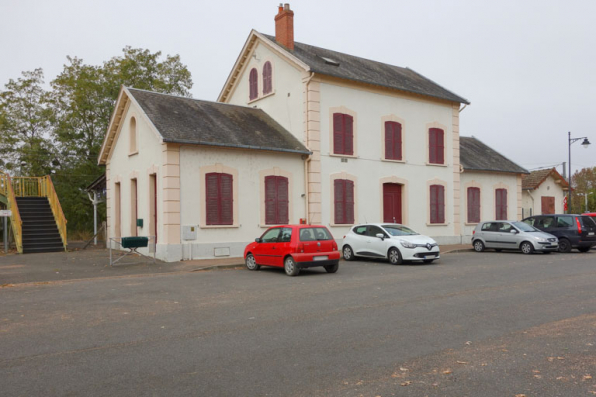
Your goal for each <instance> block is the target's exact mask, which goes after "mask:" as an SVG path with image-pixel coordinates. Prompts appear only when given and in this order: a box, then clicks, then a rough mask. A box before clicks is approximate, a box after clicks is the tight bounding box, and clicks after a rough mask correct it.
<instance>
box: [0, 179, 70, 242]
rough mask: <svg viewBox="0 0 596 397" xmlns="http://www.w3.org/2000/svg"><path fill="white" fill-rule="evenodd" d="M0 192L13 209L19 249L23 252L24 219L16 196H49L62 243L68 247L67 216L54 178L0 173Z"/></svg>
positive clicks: (10, 208)
mask: <svg viewBox="0 0 596 397" xmlns="http://www.w3.org/2000/svg"><path fill="white" fill-rule="evenodd" d="M0 194H2V195H4V196H6V197H7V198H8V209H9V210H11V211H12V217H11V224H12V230H13V233H14V237H15V242H16V245H17V250H18V251H19V252H20V253H22V252H23V233H22V221H21V215H20V214H19V208H18V206H17V200H16V197H47V198H48V201H49V203H50V208H51V209H52V214H53V215H54V219H55V220H56V226H58V231H59V232H60V237H61V238H62V244H64V249H66V244H67V241H68V240H67V229H66V223H67V221H66V217H65V216H64V212H63V211H62V206H60V200H58V195H57V194H56V189H54V184H53V183H52V178H51V177H50V176H49V175H47V176H42V177H15V178H11V177H10V176H8V175H6V174H3V173H0Z"/></svg>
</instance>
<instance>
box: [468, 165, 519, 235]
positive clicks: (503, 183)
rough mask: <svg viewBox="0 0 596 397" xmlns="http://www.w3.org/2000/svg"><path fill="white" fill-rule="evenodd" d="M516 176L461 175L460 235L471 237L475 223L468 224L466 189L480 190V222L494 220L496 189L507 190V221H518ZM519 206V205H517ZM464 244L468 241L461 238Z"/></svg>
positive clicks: (480, 173)
mask: <svg viewBox="0 0 596 397" xmlns="http://www.w3.org/2000/svg"><path fill="white" fill-rule="evenodd" d="M517 183H518V175H517V174H506V173H490V172H470V171H464V172H463V173H462V174H461V186H462V191H461V204H462V206H461V214H462V217H461V221H462V235H463V236H471V235H472V232H473V231H474V228H475V227H476V225H477V224H476V223H468V219H467V218H468V189H467V188H468V187H479V188H480V221H481V222H484V221H491V220H494V219H495V218H496V193H495V189H497V188H506V189H507V217H508V218H509V220H520V219H518V216H517V208H518V198H517ZM519 204H520V205H521V203H519ZM463 242H464V243H468V242H469V239H466V238H463Z"/></svg>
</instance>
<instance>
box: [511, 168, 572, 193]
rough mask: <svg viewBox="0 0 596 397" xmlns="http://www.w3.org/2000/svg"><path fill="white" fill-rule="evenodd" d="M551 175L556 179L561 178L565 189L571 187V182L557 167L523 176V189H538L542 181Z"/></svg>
mask: <svg viewBox="0 0 596 397" xmlns="http://www.w3.org/2000/svg"><path fill="white" fill-rule="evenodd" d="M550 175H552V177H553V178H555V179H556V180H559V181H560V183H561V187H562V188H563V190H567V189H569V183H567V181H566V180H565V178H563V176H562V175H561V174H559V173H558V172H557V170H556V169H555V168H548V169H545V170H538V171H532V172H530V174H529V175H523V176H522V189H526V190H534V189H538V187H539V186H540V185H542V182H544V181H545V180H546V178H548V177H549V176H550Z"/></svg>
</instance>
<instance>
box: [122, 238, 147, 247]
mask: <svg viewBox="0 0 596 397" xmlns="http://www.w3.org/2000/svg"><path fill="white" fill-rule="evenodd" d="M148 245H149V237H122V248H143V247H147V246H148Z"/></svg>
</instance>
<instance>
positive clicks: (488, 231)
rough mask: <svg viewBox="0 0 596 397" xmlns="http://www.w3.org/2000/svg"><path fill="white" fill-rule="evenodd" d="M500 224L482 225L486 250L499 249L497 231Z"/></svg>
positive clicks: (487, 223)
mask: <svg viewBox="0 0 596 397" xmlns="http://www.w3.org/2000/svg"><path fill="white" fill-rule="evenodd" d="M498 223H499V222H486V223H484V224H483V225H482V229H481V233H482V237H483V238H484V246H485V247H486V248H498V241H497V231H498V227H499V225H498Z"/></svg>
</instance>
